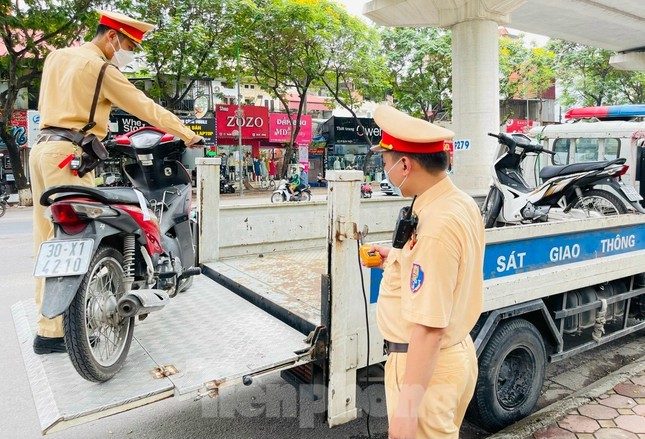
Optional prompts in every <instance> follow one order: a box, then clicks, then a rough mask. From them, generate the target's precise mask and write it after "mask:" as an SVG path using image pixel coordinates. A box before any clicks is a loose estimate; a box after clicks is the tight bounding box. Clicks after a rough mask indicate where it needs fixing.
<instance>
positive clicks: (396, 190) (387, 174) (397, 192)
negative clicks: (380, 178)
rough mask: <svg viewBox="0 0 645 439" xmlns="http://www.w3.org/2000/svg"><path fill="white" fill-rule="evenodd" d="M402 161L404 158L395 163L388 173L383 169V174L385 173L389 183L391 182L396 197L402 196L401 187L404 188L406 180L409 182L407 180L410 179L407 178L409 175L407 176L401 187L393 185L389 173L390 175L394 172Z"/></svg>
mask: <svg viewBox="0 0 645 439" xmlns="http://www.w3.org/2000/svg"><path fill="white" fill-rule="evenodd" d="M402 159H403V157H401V158H400V159H398V160H397V161H396V163H395V164H393V165H392V166H391V167H390V170H389V171H386V170H385V169H383V172H385V176H386V177H387V180H388V181H389V182H390V184H391V185H392V192H394V193H395V194H396V195H399V196H401V187H402V186H403V183H405V180H407V179H408V176H407V175H406V176H405V178H404V179H403V181H402V182H401V184H400V185H398V186H394V183H392V180H390V175H389V173H390V172H392V169H394V167H395V166H396V165H398V164H399V162H400V161H401V160H402Z"/></svg>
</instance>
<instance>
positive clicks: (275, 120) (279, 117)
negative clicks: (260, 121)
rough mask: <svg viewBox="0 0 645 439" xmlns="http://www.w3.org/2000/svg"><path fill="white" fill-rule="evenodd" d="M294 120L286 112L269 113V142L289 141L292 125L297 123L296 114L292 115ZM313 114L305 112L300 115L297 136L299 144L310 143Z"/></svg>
mask: <svg viewBox="0 0 645 439" xmlns="http://www.w3.org/2000/svg"><path fill="white" fill-rule="evenodd" d="M292 117H293V119H294V120H293V121H290V120H289V117H288V116H287V114H286V113H271V114H269V142H275V143H287V142H289V141H290V140H291V127H292V126H293V125H295V122H296V121H295V118H296V116H295V115H292ZM311 124H312V120H311V115H307V114H303V115H302V116H300V131H298V136H297V137H296V144H297V145H308V144H309V142H311Z"/></svg>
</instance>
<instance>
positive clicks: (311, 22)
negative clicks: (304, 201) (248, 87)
mask: <svg viewBox="0 0 645 439" xmlns="http://www.w3.org/2000/svg"><path fill="white" fill-rule="evenodd" d="M343 14H346V13H345V11H344V10H343V9H342V8H341V7H340V6H338V5H337V4H336V3H334V2H331V1H326V0H265V1H261V2H252V1H247V2H244V3H241V4H240V5H239V10H238V13H237V14H236V17H237V27H238V29H239V30H240V31H244V32H243V34H242V37H241V38H239V41H240V45H239V50H240V56H241V59H242V61H243V63H244V66H245V67H246V68H247V72H249V74H250V75H252V76H253V77H254V78H255V80H256V81H257V83H258V84H259V85H260V87H261V88H263V89H265V90H269V91H270V92H271V94H272V95H273V96H274V97H275V98H277V99H279V100H280V102H281V103H282V107H283V109H284V111H285V112H286V113H287V116H288V117H289V119H290V120H291V121H292V124H293V125H292V126H293V129H292V130H291V140H290V142H289V144H288V145H287V148H286V149H285V156H284V163H289V162H290V161H291V158H292V156H293V145H294V142H295V139H296V136H297V135H298V132H299V130H300V120H301V117H302V115H303V114H304V113H305V105H306V101H307V93H308V92H309V91H310V89H311V87H312V85H313V84H314V82H315V81H316V80H318V79H319V78H321V77H322V76H323V75H324V74H325V73H326V71H327V69H328V68H329V65H330V62H331V61H330V53H329V44H328V43H329V41H332V40H333V39H335V38H338V37H339V35H340V33H342V29H341V28H339V26H338V22H339V20H340V17H342V16H343ZM258 17H261V18H258ZM289 90H295V91H296V93H297V95H298V97H299V99H300V103H299V105H298V109H297V110H291V109H290V108H289V102H288V101H287V96H286V94H287V92H288V91H289ZM286 172H287V167H286V166H283V169H282V175H283V176H285V175H286Z"/></svg>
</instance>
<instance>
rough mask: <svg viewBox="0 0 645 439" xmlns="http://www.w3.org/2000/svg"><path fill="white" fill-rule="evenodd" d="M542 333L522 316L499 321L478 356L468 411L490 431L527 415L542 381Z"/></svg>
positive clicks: (543, 371) (543, 351) (537, 394)
mask: <svg viewBox="0 0 645 439" xmlns="http://www.w3.org/2000/svg"><path fill="white" fill-rule="evenodd" d="M545 369H546V350H545V348H544V342H543V341H542V336H541V334H540V332H539V331H538V330H537V328H536V327H535V326H533V324H532V323H530V322H528V321H527V320H524V319H512V320H505V321H503V322H501V323H500V324H499V326H498V327H497V329H495V332H494V334H493V336H492V337H491V339H490V341H489V342H488V344H486V347H485V348H484V351H483V352H482V354H481V356H480V357H479V376H478V378H477V387H476V388H475V394H474V396H473V399H472V401H471V403H470V407H469V414H470V415H471V417H472V418H473V420H474V421H475V422H476V423H477V424H479V425H481V426H482V427H483V428H485V429H486V430H488V431H489V432H496V431H498V430H500V429H502V428H504V427H506V426H507V425H510V424H512V423H514V422H517V421H518V420H520V419H522V418H524V417H526V416H527V415H529V414H530V413H531V412H532V410H533V408H534V407H535V404H536V403H537V400H538V398H539V397H540V391H541V389H542V385H543V384H544V376H545Z"/></svg>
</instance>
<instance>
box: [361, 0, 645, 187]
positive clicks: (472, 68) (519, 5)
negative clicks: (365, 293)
mask: <svg viewBox="0 0 645 439" xmlns="http://www.w3.org/2000/svg"><path fill="white" fill-rule="evenodd" d="M363 14H364V15H365V16H367V17H368V18H370V19H371V20H373V21H374V22H376V23H378V24H382V25H386V26H404V27H442V28H446V29H451V30H452V49H453V122H454V123H453V128H454V130H455V133H456V136H457V139H469V140H470V144H471V145H472V146H471V148H470V150H467V151H459V152H457V153H456V154H455V167H454V169H455V175H454V180H455V182H456V183H457V185H459V187H461V188H462V189H464V190H466V191H467V192H469V193H470V194H472V195H482V194H484V193H485V191H486V188H487V186H488V180H489V178H490V171H489V169H490V165H491V163H492V161H493V158H494V155H495V151H496V143H495V140H494V139H493V138H491V137H488V136H486V133H487V132H494V131H497V130H498V129H499V105H498V102H499V78H498V75H499V73H498V71H499V57H498V43H497V38H498V37H497V28H498V26H500V25H504V26H510V27H513V28H515V29H518V30H522V31H525V32H532V33H537V34H541V35H546V36H549V37H552V38H561V39H564V40H569V41H574V42H577V43H581V44H586V45H589V46H594V47H600V48H603V49H608V50H614V51H617V52H619V54H618V55H616V56H615V57H613V58H612V65H614V67H616V68H618V69H623V70H645V1H643V0H622V1H620V2H617V1H614V0H566V1H563V0H372V1H370V2H369V3H367V4H366V5H365V6H364V8H363Z"/></svg>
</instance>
